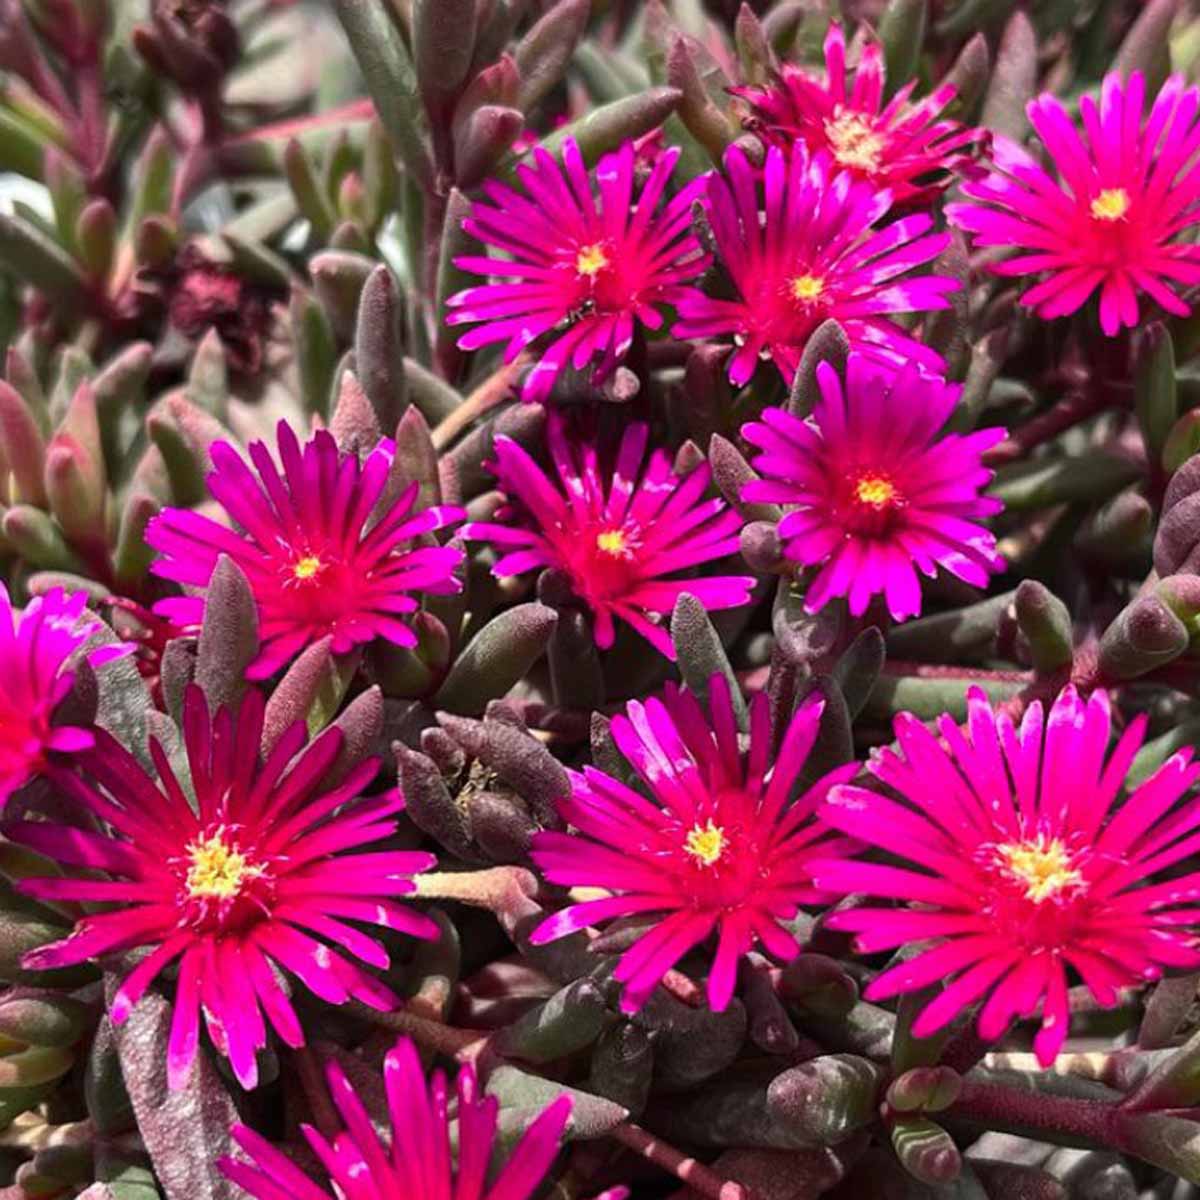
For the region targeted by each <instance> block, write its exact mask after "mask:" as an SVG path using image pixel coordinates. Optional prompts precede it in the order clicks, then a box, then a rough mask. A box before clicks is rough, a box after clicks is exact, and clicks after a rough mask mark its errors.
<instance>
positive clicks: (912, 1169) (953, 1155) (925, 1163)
mask: <svg viewBox="0 0 1200 1200" xmlns="http://www.w3.org/2000/svg"><path fill="white" fill-rule="evenodd" d="M891 1135H892V1149H893V1150H895V1152H896V1157H897V1158H898V1159H899V1160H900V1164H901V1166H903V1167H904V1169H905V1170H906V1171H907V1172H908V1173H909V1174H910V1175H911V1176H912V1177H913V1178H914V1179H919V1180H920V1181H921V1182H922V1183H928V1184H931V1185H935V1186H936V1185H943V1184H948V1183H953V1182H954V1180H955V1179H957V1178H958V1176H959V1175H960V1174H961V1172H962V1155H961V1154H960V1153H959V1150H958V1147H957V1146H956V1145H955V1144H954V1139H953V1138H951V1136H950V1135H949V1134H948V1133H947V1132H946V1131H945V1130H944V1129H943V1128H942V1127H941V1126H940V1125H935V1124H934V1122H932V1121H927V1120H925V1119H923V1118H920V1117H918V1118H916V1119H913V1120H904V1121H896V1122H894V1123H893V1124H892V1128H891Z"/></svg>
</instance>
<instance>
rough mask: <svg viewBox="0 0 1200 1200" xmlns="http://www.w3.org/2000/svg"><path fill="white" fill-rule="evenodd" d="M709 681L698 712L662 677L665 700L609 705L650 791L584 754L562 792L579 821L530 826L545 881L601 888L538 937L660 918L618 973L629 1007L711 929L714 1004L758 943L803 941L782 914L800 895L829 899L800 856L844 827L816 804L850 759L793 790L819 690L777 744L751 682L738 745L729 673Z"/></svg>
mask: <svg viewBox="0 0 1200 1200" xmlns="http://www.w3.org/2000/svg"><path fill="white" fill-rule="evenodd" d="M709 688H710V694H711V700H710V702H709V706H708V711H707V712H706V711H705V708H704V707H703V706H702V705H701V703H700V701H699V700H697V699H696V697H695V696H693V695H692V694H691V693H690V692H685V691H681V690H679V689H678V688H676V687H675V686H673V685H668V686H667V689H666V693H665V695H664V697H663V699H662V700H658V699H652V700H648V701H647V702H646V703H645V704H642V703H640V702H639V701H637V700H631V701H630V702H629V704H628V705H627V706H626V709H625V712H626V715H624V716H616V717H614V718H613V722H612V736H613V740H614V741H615V742H616V745H617V748H618V749H619V750H620V752H621V754H622V755H623V756H624V757H625V758H626V759H627V760H628V761H629V763H630V765H631V766H632V767H633V768H634V770H635V771H636V772H637V773H638V775H639V776H640V777H641V781H642V784H643V785H644V788H645V790H646V791H647V792H648V793H649V795H650V797H651V798H650V799H647V798H646V796H645V795H644V794H643V793H641V792H637V791H634V790H633V789H632V788H630V787H628V786H626V785H625V784H624V783H621V782H620V781H619V780H617V779H614V778H613V777H612V776H610V775H606V774H605V773H604V772H603V771H598V770H596V769H595V768H594V767H587V768H585V769H584V771H583V774H578V773H575V772H572V773H571V785H572V788H571V795H570V796H569V797H564V798H563V800H562V801H561V803H560V805H559V811H560V812H561V813H562V815H563V817H564V819H565V820H567V821H568V822H570V824H571V825H573V826H574V827H575V829H576V831H577V832H575V833H569V834H566V833H552V832H544V833H539V834H537V835H536V836H535V837H534V842H533V850H532V856H533V860H534V862H535V863H536V864H537V866H538V867H539V868H540V869H541V872H542V874H543V875H544V876H545V877H546V879H547V880H548V881H549V882H551V883H557V884H561V885H562V886H563V887H583V888H589V889H590V888H603V889H604V890H606V891H607V892H609V893H610V894H609V895H607V896H604V897H602V898H599V899H594V900H585V901H581V902H580V903H576V904H571V905H569V906H568V907H567V908H564V909H563V910H562V911H561V912H558V913H555V914H554V916H552V917H550V918H548V919H547V920H546V921H544V922H543V923H542V924H541V925H540V926H539V927H538V928H537V929H536V930H534V932H533V937H532V940H533V941H534V942H535V943H538V944H540V943H543V942H551V941H554V940H555V939H556V938H560V937H565V936H566V935H567V934H570V933H574V932H575V931H576V930H578V929H583V928H586V927H587V926H589V925H593V924H596V923H597V922H600V921H607V920H611V919H613V918H622V917H630V916H635V915H640V916H650V915H654V916H659V917H661V918H662V919H661V920H660V921H659V922H658V923H657V924H654V925H652V926H651V927H650V929H649V931H648V932H646V933H643V934H642V935H641V937H640V938H639V939H638V940H637V941H636V942H635V943H634V944H633V946H631V947H630V949H628V950H627V951H626V952H625V954H624V955H623V956H622V958H621V961H620V963H619V964H618V966H617V969H616V971H615V972H614V978H616V979H617V980H619V981H620V982H621V983H623V984H624V985H625V987H624V991H623V993H622V996H621V1007H622V1008H623V1009H624V1010H625V1011H626V1012H636V1011H637V1010H638V1009H639V1008H641V1007H642V1005H643V1004H645V1002H646V1000H647V999H648V998H649V996H650V993H651V992H652V991H653V990H654V988H655V986H656V985H657V984H658V982H659V980H660V979H662V977H663V975H664V974H666V972H667V971H669V970H670V969H671V968H672V967H674V966H675V964H676V963H677V962H678V961H679V960H680V959H681V958H682V957H683V956H684V955H685V954H687V953H688V952H689V951H691V950H692V949H694V948H695V947H697V946H699V945H700V944H701V943H703V942H705V941H707V939H708V938H709V937H713V936H715V938H716V953H715V955H714V957H713V962H712V968H711V970H710V972H709V976H708V1001H709V1004H710V1005H711V1006H712V1008H713V1010H714V1011H717V1012H719V1011H721V1010H723V1009H724V1008H725V1006H726V1005H727V1004H728V1003H729V998H730V997H731V996H732V995H733V989H734V984H735V982H736V979H737V964H738V960H739V959H740V958H741V957H742V956H743V955H744V954H746V953H747V951H749V950H750V949H752V948H753V947H754V945H755V944H756V943H761V944H762V945H763V947H764V948H765V949H766V950H767V951H768V952H769V953H771V954H774V955H775V956H776V957H778V958H781V959H791V958H794V957H795V956H796V955H797V954H798V953H799V952H800V946H799V945H798V944H797V942H796V940H795V938H793V937H792V935H791V933H790V932H788V930H787V929H786V928H785V927H784V925H783V924H782V922H784V921H787V920H789V919H791V918H792V917H794V916H795V915H796V913H797V911H798V909H799V906H800V905H801V904H809V903H818V902H821V901H823V900H826V899H828V897H826V896H824V895H823V894H822V893H821V892H819V891H818V890H817V889H816V888H814V887H813V885H812V880H811V878H810V876H809V863H810V861H811V860H812V859H813V858H814V857H817V856H820V857H826V856H828V855H829V854H830V853H831V852H836V851H837V850H838V849H839V848H840V839H838V838H836V837H833V838H831V836H830V831H829V830H828V829H827V828H826V827H824V826H822V825H820V824H818V823H817V821H816V820H815V818H814V814H815V811H816V808H817V805H818V804H819V802H820V801H821V800H822V799H823V797H824V796H825V794H826V792H827V791H828V790H829V788H830V787H831V786H832V785H833V784H834V783H837V782H839V781H841V780H845V779H849V778H850V777H851V776H852V775H853V774H854V773H855V772H856V771H857V770H858V766H857V764H853V763H852V764H850V765H849V766H847V767H841V768H839V769H838V770H836V771H834V772H832V773H831V774H829V775H827V776H825V778H824V779H823V780H821V781H820V782H819V783H816V784H813V786H812V787H810V788H808V789H807V790H806V791H804V792H803V794H800V795H798V794H797V793H798V792H799V786H798V781H799V778H800V774H801V771H802V770H803V768H804V765H805V760H806V759H807V757H808V754H809V751H810V750H811V749H812V746H813V742H814V741H815V739H816V735H817V727H818V725H819V723H820V720H821V712H822V709H823V707H824V704H823V702H815V703H808V704H804V705H802V706H801V707H800V709H799V710H798V711H797V712H796V714H795V715H794V716H793V717H792V718H791V720H790V722H789V724H788V726H787V728H786V729H785V730H784V731H783V734H782V737H781V739H780V740H779V741H778V747H779V748H778V750H777V751H776V750H775V749H774V747H775V745H776V742H775V741H774V740H773V738H772V730H771V718H770V713H769V705H768V700H767V697H766V695H765V694H762V693H760V694H759V695H757V696H755V697H754V699H753V700H752V701H751V703H750V718H749V728H750V737H749V745H748V749H747V750H742V749H741V748H740V746H739V740H738V727H737V723H736V720H735V717H734V709H733V703H732V699H731V694H730V690H729V684H728V683H727V682H726V680H725V679H724V678H723V677H721V676H714V678H713V679H712V681H711V683H710V685H709ZM846 848H847V849H848V848H849V847H848V846H847V847H846Z"/></svg>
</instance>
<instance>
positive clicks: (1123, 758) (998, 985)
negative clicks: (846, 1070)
mask: <svg viewBox="0 0 1200 1200" xmlns="http://www.w3.org/2000/svg"><path fill="white" fill-rule="evenodd" d="M969 709H970V716H969V718H968V722H967V727H966V731H965V733H964V731H962V730H960V729H959V728H958V726H957V725H956V724H955V722H954V721H953V720H952V719H951V718H950V717H948V716H943V717H942V718H941V720H940V721H939V723H938V727H939V730H940V732H941V735H942V739H943V740H942V741H939V740H938V739H937V738H936V737H935V736H934V735H933V734H932V733H931V732H930V731H929V730H928V729H927V728H926V727H925V726H924V725H923V724H922V723H921V722H920V721H919V720H917V718H916V717H914V716H911V715H909V714H907V713H905V714H901V715H900V716H899V717H897V718H896V723H895V730H896V737H897V740H898V742H899V752H897V751H895V750H891V749H885V750H882V751H880V752H879V753H878V754H877V755H876V756H875V758H874V759H873V761H872V762H871V763H870V764H869V767H868V769H869V770H870V771H871V773H872V774H873V775H874V776H875V777H876V778H877V779H878V780H879V782H880V784H881V785H883V787H884V788H886V790H887V795H881V794H880V793H878V792H875V791H869V790H867V789H866V788H862V787H851V786H839V787H837V788H835V789H834V790H833V792H832V793H831V794H830V797H829V800H828V802H827V803H826V804H825V806H824V807H823V808H822V810H821V816H822V818H823V819H824V820H825V821H826V822H828V823H829V824H830V825H831V826H833V827H834V828H836V829H839V830H841V831H842V832H844V833H846V834H848V835H849V836H851V837H854V838H859V839H861V840H862V841H863V842H866V843H868V844H869V845H871V846H875V847H878V848H879V849H880V850H882V851H884V852H885V853H886V855H887V856H888V863H887V864H884V863H881V862H875V861H867V860H865V859H863V858H851V857H841V858H837V859H833V860H830V861H826V862H818V863H815V864H814V865H813V868H812V870H813V875H814V877H815V879H816V881H817V883H818V884H819V885H820V886H821V887H824V888H827V889H829V890H831V891H835V892H837V893H839V894H843V895H849V894H850V893H858V892H862V893H866V894H867V895H870V896H877V897H879V898H880V899H881V900H885V901H887V902H888V903H885V904H882V905H870V906H866V907H862V908H854V909H849V910H846V911H844V912H838V913H835V914H833V915H832V916H831V917H829V918H828V922H829V925H830V927H831V928H835V929H842V930H851V931H853V932H855V933H856V934H857V935H858V937H857V946H858V949H859V950H861V951H862V952H863V953H872V954H874V953H878V952H879V951H882V950H891V949H894V948H896V947H899V946H909V945H911V944H913V943H924V942H932V943H933V944H932V946H929V947H927V948H925V949H922V950H921V951H920V952H918V953H917V954H915V955H914V956H913V957H911V958H908V959H907V960H906V961H904V962H901V963H898V964H896V965H895V966H892V967H890V968H888V969H887V970H885V971H884V972H883V973H882V974H880V975H878V976H876V978H875V979H874V981H873V982H872V983H871V984H870V986H869V987H868V988H867V990H866V993H865V994H866V996H867V997H868V998H869V999H872V1000H884V999H887V998H889V997H892V996H896V995H898V994H901V993H905V992H911V991H915V990H918V989H921V988H924V987H928V986H929V985H931V984H935V983H938V982H941V981H946V984H947V986H946V987H945V989H944V990H943V991H942V992H941V993H940V994H939V995H938V996H937V997H936V998H935V999H933V1000H932V1001H930V1002H929V1004H928V1005H927V1006H926V1007H925V1008H924V1010H923V1011H922V1012H921V1014H920V1016H918V1018H917V1020H916V1022H915V1023H914V1025H913V1033H914V1035H915V1036H917V1037H928V1036H929V1035H931V1034H933V1033H936V1032H937V1031H938V1030H939V1029H941V1028H943V1027H944V1026H945V1025H946V1024H947V1023H948V1022H949V1021H951V1020H952V1019H953V1018H954V1017H955V1016H956V1015H957V1014H959V1013H960V1012H962V1011H963V1010H964V1009H967V1008H970V1007H971V1006H972V1005H974V1004H976V1003H979V1002H980V1001H982V1002H983V1007H982V1009H981V1011H980V1013H979V1034H980V1036H981V1037H983V1038H984V1039H986V1040H988V1041H991V1040H994V1039H995V1038H998V1037H1000V1036H1002V1035H1003V1033H1004V1032H1005V1030H1006V1029H1007V1028H1008V1026H1009V1023H1010V1022H1011V1021H1012V1020H1013V1018H1015V1017H1030V1016H1032V1015H1033V1014H1034V1013H1035V1011H1036V1010H1037V1008H1038V1006H1039V1005H1044V1007H1043V1009H1042V1017H1041V1029H1040V1031H1039V1032H1038V1034H1037V1038H1036V1040H1035V1043H1034V1045H1035V1048H1036V1050H1037V1055H1038V1059H1039V1060H1040V1061H1041V1063H1042V1064H1043V1065H1044V1066H1049V1065H1050V1064H1051V1063H1052V1062H1053V1061H1054V1058H1055V1055H1057V1053H1058V1051H1059V1049H1060V1048H1061V1046H1062V1044H1063V1040H1064V1039H1065V1038H1066V1036H1067V1025H1068V1016H1069V1010H1068V1006H1067V985H1068V974H1067V973H1068V969H1070V970H1071V971H1073V972H1074V973H1075V974H1077V975H1078V977H1079V979H1080V980H1081V981H1082V982H1083V984H1085V985H1086V987H1087V988H1088V990H1089V991H1090V992H1091V994H1092V996H1093V997H1094V998H1095V1000H1096V1002H1097V1003H1098V1004H1100V1005H1102V1006H1103V1007H1106V1008H1107V1007H1111V1006H1112V1005H1115V1004H1116V1003H1117V1002H1118V1000H1119V998H1120V993H1121V990H1122V989H1124V988H1128V987H1131V986H1134V985H1136V984H1139V983H1144V982H1145V981H1146V980H1151V979H1157V978H1158V977H1159V976H1160V974H1161V973H1162V970H1163V969H1164V968H1184V969H1186V970H1189V971H1194V970H1196V969H1197V967H1200V948H1198V943H1197V938H1196V935H1195V929H1196V925H1197V921H1200V908H1198V907H1197V906H1196V900H1197V898H1198V897H1200V872H1197V871H1196V870H1195V869H1194V868H1195V863H1194V861H1193V862H1192V865H1191V867H1190V868H1188V867H1186V866H1185V864H1186V863H1187V861H1188V860H1189V859H1190V858H1191V857H1192V856H1194V855H1195V853H1196V851H1197V849H1198V848H1200V832H1198V831H1200V799H1197V798H1196V797H1195V796H1192V797H1189V798H1187V799H1186V800H1185V799H1184V796H1185V794H1186V793H1187V792H1188V791H1189V789H1190V788H1191V787H1192V786H1193V785H1194V784H1195V782H1196V780H1197V779H1198V778H1200V766H1198V765H1191V764H1190V763H1189V760H1190V758H1191V753H1192V752H1191V750H1190V749H1188V750H1183V751H1180V752H1179V753H1178V754H1176V755H1174V756H1173V757H1172V758H1170V759H1169V760H1168V761H1167V762H1166V763H1164V764H1163V766H1162V767H1160V768H1159V769H1158V771H1156V772H1155V774H1154V775H1153V776H1152V777H1151V778H1150V779H1148V780H1147V781H1146V782H1145V783H1143V784H1142V785H1141V786H1140V787H1138V788H1136V789H1135V790H1134V791H1133V792H1132V793H1131V794H1130V795H1129V796H1128V798H1126V799H1125V800H1124V801H1120V802H1119V801H1118V799H1117V796H1118V793H1119V792H1120V790H1121V787H1122V785H1123V783H1124V781H1125V776H1126V774H1127V772H1128V771H1129V766H1130V763H1131V762H1132V761H1133V758H1134V755H1135V754H1136V752H1137V750H1138V748H1139V747H1140V746H1141V743H1142V738H1143V736H1144V734H1145V729H1146V718H1145V717H1144V716H1139V717H1138V718H1137V719H1136V720H1135V721H1133V722H1132V723H1131V724H1130V726H1129V728H1128V729H1126V730H1125V732H1124V733H1123V734H1122V735H1121V739H1120V741H1119V742H1118V743H1117V746H1116V749H1115V750H1114V751H1113V753H1112V755H1111V756H1108V758H1107V762H1106V761H1105V759H1106V751H1107V749H1108V743H1109V734H1110V732H1111V717H1110V713H1109V703H1108V698H1107V696H1106V695H1105V693H1104V692H1102V691H1100V692H1096V693H1094V694H1093V695H1092V697H1091V699H1090V700H1088V701H1086V702H1085V701H1084V700H1082V699H1080V697H1079V695H1078V694H1077V693H1076V691H1075V689H1074V688H1073V687H1068V688H1067V689H1066V690H1065V691H1063V692H1062V694H1061V695H1060V696H1059V697H1058V699H1057V700H1056V701H1055V703H1054V706H1053V707H1052V708H1051V710H1050V715H1049V719H1048V720H1044V719H1043V715H1042V705H1041V703H1040V702H1039V703H1034V704H1031V705H1030V706H1029V708H1028V709H1027V710H1026V712H1025V716H1024V719H1023V720H1022V722H1021V725H1020V728H1019V729H1018V728H1016V727H1014V725H1013V722H1012V720H1011V719H1010V717H1009V716H1008V715H1007V714H1006V713H999V714H997V713H995V712H993V711H992V709H991V708H990V706H989V705H988V702H987V699H986V697H985V696H984V695H983V694H982V693H981V692H979V691H973V692H972V694H971V696H970V700H969ZM1181 872H1184V873H1181ZM1164 873H1165V874H1166V875H1167V876H1168V878H1163V875H1164ZM893 901H900V902H902V906H893V904H892V903H891V902H893Z"/></svg>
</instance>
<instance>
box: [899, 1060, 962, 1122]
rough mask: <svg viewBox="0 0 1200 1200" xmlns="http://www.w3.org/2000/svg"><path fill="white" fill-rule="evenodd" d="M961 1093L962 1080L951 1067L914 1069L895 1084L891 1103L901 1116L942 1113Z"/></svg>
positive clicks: (906, 1072)
mask: <svg viewBox="0 0 1200 1200" xmlns="http://www.w3.org/2000/svg"><path fill="white" fill-rule="evenodd" d="M960 1091H962V1079H961V1077H960V1076H959V1074H958V1072H957V1071H954V1070H951V1068H950V1067H914V1068H913V1069H912V1070H911V1071H905V1072H904V1074H903V1075H901V1076H900V1077H899V1078H898V1079H895V1080H893V1081H892V1084H891V1086H890V1087H889V1088H888V1090H887V1102H888V1104H889V1105H890V1106H891V1107H892V1108H893V1109H895V1110H896V1111H897V1112H904V1113H913V1112H941V1111H942V1109H944V1108H949V1107H950V1105H951V1104H953V1103H954V1101H955V1100H957V1099H958V1094H959V1092H960Z"/></svg>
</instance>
